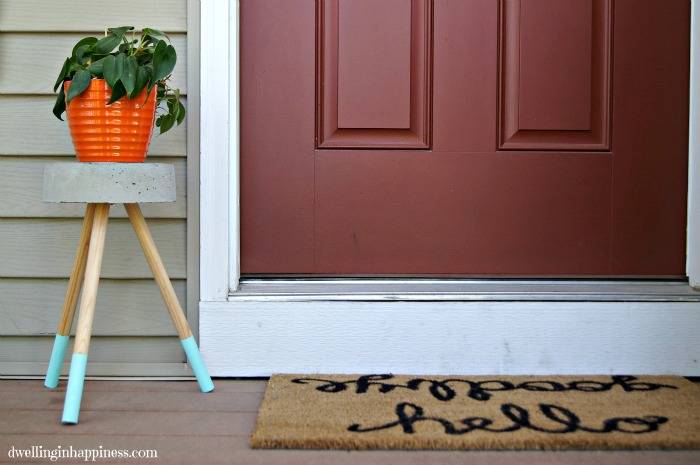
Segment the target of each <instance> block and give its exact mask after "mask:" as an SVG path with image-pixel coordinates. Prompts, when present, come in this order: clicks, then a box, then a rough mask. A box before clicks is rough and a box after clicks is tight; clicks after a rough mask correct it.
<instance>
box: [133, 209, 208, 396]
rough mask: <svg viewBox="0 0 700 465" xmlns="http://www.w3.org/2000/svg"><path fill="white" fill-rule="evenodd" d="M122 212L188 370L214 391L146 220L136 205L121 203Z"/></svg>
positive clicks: (205, 389) (206, 389) (198, 380)
mask: <svg viewBox="0 0 700 465" xmlns="http://www.w3.org/2000/svg"><path fill="white" fill-rule="evenodd" d="M124 208H126V212H127V213H128V214H129V220H130V221H131V225H132V226H133V227H134V231H135V232H136V237H138V239H139V242H140V243H141V248H142V249H143V253H144V255H145V256H146V261H147V262H148V265H149V266H150V267H151V271H152V272H153V276H154V277H155V280H156V283H157V284H158V287H159V288H160V293H161V294H162V296H163V300H164V301H165V306H166V307H167V308H168V312H169V313H170V318H172V320H173V323H174V324H175V329H176V330H177V334H178V336H179V337H180V342H181V343H182V347H183V348H184V349H185V353H186V354H187V359H188V360H189V362H190V366H191V367H192V371H193V372H194V375H195V376H196V377H197V382H198V383H199V389H200V390H201V391H202V392H209V391H212V390H213V389H214V383H212V381H211V377H210V376H209V372H208V371H207V367H206V365H205V364H204V361H203V360H202V356H201V354H200V353H199V348H198V347H197V343H196V342H195V340H194V336H192V331H191V330H190V325H189V324H188V323H187V318H186V317H185V312H183V311H182V307H181V306H180V302H179V301H178V300H177V295H176V294H175V289H173V285H172V283H171V282H170V278H169V277H168V273H167V272H166V271H165V266H164V265H163V261H162V260H161V258H160V254H159V253H158V249H157V248H156V244H155V242H154V241H153V237H152V236H151V232H150V230H149V229H148V225H147V224H146V219H145V218H144V217H143V213H141V208H139V206H138V204H136V203H126V204H124Z"/></svg>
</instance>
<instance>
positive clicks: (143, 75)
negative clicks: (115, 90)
mask: <svg viewBox="0 0 700 465" xmlns="http://www.w3.org/2000/svg"><path fill="white" fill-rule="evenodd" d="M150 78H151V68H149V67H148V66H139V67H138V68H137V70H136V82H135V83H134V90H132V91H131V92H130V93H129V98H134V97H136V96H137V95H139V94H140V93H141V91H142V90H143V88H144V87H146V84H147V83H148V80H149V79H150Z"/></svg>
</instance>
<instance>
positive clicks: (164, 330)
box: [0, 278, 185, 336]
mask: <svg viewBox="0 0 700 465" xmlns="http://www.w3.org/2000/svg"><path fill="white" fill-rule="evenodd" d="M67 285H68V279H60V278H4V279H0V336H23V335H24V336H27V335H35V336H41V335H52V334H54V333H55V331H56V326H57V324H58V319H59V310H60V308H61V306H62V305H63V297H64V295H65V293H66V286H67ZM173 287H174V288H175V293H176V294H177V296H178V298H179V299H180V302H184V301H185V281H184V280H182V279H176V280H173ZM76 322H77V318H76ZM74 325H75V323H74ZM134 334H139V335H144V336H172V335H175V334H176V333H175V329H174V327H173V323H172V321H170V316H169V315H168V311H167V309H166V308H165V305H164V304H163V299H162V298H161V296H160V291H159V290H158V286H156V283H155V281H153V280H152V279H141V280H137V279H127V280H123V279H120V280H116V279H102V280H101V281H100V288H99V291H98V293H97V306H96V309H95V321H94V327H93V335H95V336H133V335H134Z"/></svg>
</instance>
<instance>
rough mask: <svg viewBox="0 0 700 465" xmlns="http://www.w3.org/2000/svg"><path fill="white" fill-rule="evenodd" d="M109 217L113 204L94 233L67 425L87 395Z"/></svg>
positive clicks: (100, 214) (99, 209)
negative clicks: (86, 372) (93, 332)
mask: <svg viewBox="0 0 700 465" xmlns="http://www.w3.org/2000/svg"><path fill="white" fill-rule="evenodd" d="M108 217H109V204H107V203H100V204H97V206H96V207H95V215H94V219H93V226H92V232H91V234H90V246H89V248H88V256H87V263H86V266H85V278H84V282H83V292H82V295H81V297H80V309H79V315H78V326H77V328H76V331H75V343H74V345H73V356H72V358H71V365H70V373H69V374H68V388H67V390H66V399H65V402H64V404H63V423H78V416H79V415H80V401H81V399H82V395H83V383H84V380H85V368H86V366H87V354H88V349H89V347H90V335H91V334H92V321H93V317H94V315H95V302H96V301H97V286H98V284H99V282H100V268H101V267H102V255H103V252H104V245H105V237H106V233H107V220H108Z"/></svg>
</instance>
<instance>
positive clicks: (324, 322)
mask: <svg viewBox="0 0 700 465" xmlns="http://www.w3.org/2000/svg"><path fill="white" fill-rule="evenodd" d="M696 4H697V2H693V13H692V18H693V21H692V23H693V26H692V34H691V41H692V43H691V48H692V52H691V63H692V64H691V82H695V81H697V79H698V78H700V32H698V26H697V25H698V24H700V13H699V11H698V10H700V8H698V7H697V5H696ZM238 28H239V2H238V0H230V1H221V0H202V1H201V28H200V31H201V39H200V47H201V50H200V53H201V70H200V73H201V75H200V81H201V113H200V138H201V143H200V149H201V152H200V176H201V178H200V230H201V236H200V293H201V297H200V299H201V301H200V339H201V341H200V344H201V346H202V350H203V352H204V356H205V358H206V359H207V363H209V364H210V368H211V371H212V374H214V375H219V376H233V375H236V376H262V375H267V374H270V373H271V372H273V371H326V372H342V371H346V372H347V371H386V370H393V371H401V367H402V366H404V365H402V364H401V363H399V361H400V360H414V359H415V360H414V362H415V363H414V364H412V365H410V366H411V367H413V369H416V370H420V371H422V372H424V373H428V372H432V373H448V372H454V373H457V372H469V373H472V374H477V373H497V372H498V373H516V372H521V371H522V372H530V373H554V372H568V373H579V372H581V371H580V370H584V371H588V372H596V373H608V372H613V371H618V372H629V373H632V372H647V373H667V372H675V373H682V374H687V375H691V374H692V375H700V363H698V359H699V358H700V344H699V343H698V339H697V337H696V334H697V330H698V329H700V304H698V303H697V302H669V301H666V302H656V303H655V302H636V303H630V302H623V301H619V302H590V301H583V300H582V301H578V302H572V303H567V304H563V303H562V302H561V301H559V302H557V301H556V300H551V299H550V300H547V299H543V300H541V301H537V302H528V303H527V304H526V303H525V302H512V301H511V302H503V301H494V302H474V301H471V302H470V301H469V300H468V299H467V298H466V297H468V296H465V298H464V299H463V300H460V301H443V302H439V303H438V302H431V301H422V302H413V303H409V302H404V301H400V302H391V301H389V300H391V298H392V297H393V296H392V295H391V294H384V295H380V296H378V298H376V299H372V300H373V301H372V302H367V301H353V300H337V299H323V298H315V299H311V300H313V301H307V302H304V301H300V300H299V298H298V297H296V298H290V299H283V298H282V299H272V300H270V299H266V298H264V296H261V297H260V298H259V299H258V298H256V297H255V296H251V295H250V294H248V295H247V296H245V298H243V297H244V296H243V295H242V294H241V293H237V292H236V291H237V290H238V287H239V281H240V266H239V263H240V260H239V258H240V240H239V231H240V228H239V169H238V166H239V165H238V163H239V143H238V137H239V133H238V131H239V60H238V53H239V37H238ZM699 112H700V90H699V89H698V88H697V86H696V85H692V86H691V116H690V167H691V169H690V172H689V186H690V188H689V197H688V242H687V243H688V259H687V273H688V275H689V277H690V280H691V282H693V283H695V284H700V211H698V210H700V207H699V206H700V185H699V184H700V163H699V162H698V158H699V157H700V152H699V151H700V140H699V137H700V136H698V133H697V132H698V131H697V130H696V129H695V126H696V125H697V122H698V114H699ZM436 296H437V297H439V296H440V293H439V292H437V293H436ZM437 297H436V298H435V299H434V300H444V299H440V298H437ZM563 305H564V307H566V308H563ZM397 309H401V311H400V312H398V311H396V310H397ZM652 309H655V310H656V311H651V310H652ZM660 315H663V318H660ZM445 316H449V317H448V318H443V317H445ZM611 318H612V319H611ZM614 322H617V323H619V324H613V323H614ZM516 323H517V325H515V324H516ZM280 325H282V326H280ZM514 325H515V326H514ZM612 327H615V328H616V331H617V332H616V333H615V334H609V331H610V328H612ZM453 328H459V329H460V331H462V333H463V335H462V336H459V335H458V337H456V338H455V339H451V340H447V339H446V338H441V337H440V335H441V334H451V331H453ZM504 328H510V329H509V330H504ZM549 328H556V329H557V333H556V334H554V333H551V331H549ZM584 328H585V329H584ZM689 329H690V330H694V331H688V330H689ZM402 331H403V332H402ZM440 331H443V333H441V332H440ZM409 333H412V334H414V335H415V334H419V335H424V336H420V337H415V339H414V340H413V341H412V343H411V347H407V346H406V345H405V338H407V337H408V336H407V335H408V334H409ZM462 333H460V334H462ZM425 335H434V336H437V337H438V339H439V340H441V342H444V343H445V344H446V346H448V347H449V348H450V351H440V350H438V351H437V352H435V355H434V356H430V357H425V356H420V357H418V358H416V357H415V356H413V357H412V356H411V354H412V353H414V352H415V353H416V354H421V353H426V350H427V351H430V350H432V349H434V347H433V346H434V345H435V344H436V343H435V341H434V340H433V339H431V338H428V337H427V336H425ZM466 335H469V338H479V337H484V338H485V339H484V340H485V341H486V345H485V346H484V347H486V348H485V349H483V350H488V351H490V352H489V353H490V355H489V356H487V357H484V356H483V354H482V353H481V350H482V349H480V348H478V347H476V346H473V345H472V344H471V343H469V340H468V339H466ZM599 335H602V336H599ZM525 336H527V337H525ZM608 336H610V337H608ZM621 336H622V337H623V338H624V341H623V340H621V339H620V337H621ZM384 337H389V338H390V343H388V344H383V343H381V342H379V341H378V339H381V338H384ZM552 338H554V339H552ZM442 339H445V340H442ZM526 340H527V341H529V342H528V343H527V344H526V343H525V341H526ZM570 340H574V341H578V342H577V344H578V345H576V347H578V348H580V349H582V350H583V349H585V350H586V351H588V352H587V355H586V356H585V361H582V359H581V353H579V352H577V351H575V350H569V349H567V348H566V347H569V346H568V345H567V341H570ZM460 341H461V342H460ZM553 341H554V342H555V344H554V345H553V346H552V345H551V344H550V343H552V342H553ZM586 341H588V344H584V343H585V342H586ZM647 342H648V343H649V344H650V345H648V347H650V348H653V350H654V351H656V352H654V353H656V354H658V355H657V357H656V358H654V357H651V356H650V354H649V353H647V352H646V349H645V350H642V351H637V350H633V348H632V347H633V346H639V345H640V344H647ZM346 343H347V344H349V345H350V346H352V348H353V350H355V351H356V352H354V353H351V352H343V347H345V344H346ZM621 344H622V345H623V346H624V348H623V349H620V345H621ZM263 347H265V349H263ZM479 347H481V346H479ZM552 347H554V348H555V349H556V350H551V349H552ZM644 347H647V346H644ZM278 349H281V350H278ZM357 351H360V352H357ZM516 352H517V353H516ZM477 353H478V354H479V356H476V357H472V355H474V354H477ZM612 353H614V354H615V360H614V361H613V360H611V358H612V357H611V356H610V355H611V354H612ZM285 354H286V355H285ZM319 354H321V355H319ZM343 354H345V355H343ZM358 354H359V355H358ZM449 354H453V355H452V356H451V357H450V355H449ZM454 354H460V355H459V356H457V355H454ZM462 354H463V355H462ZM329 357H330V358H329ZM358 357H360V358H358ZM363 357H364V358H363ZM509 360H510V361H509ZM390 362H391V363H393V365H392V364H391V363H390ZM423 362H424V363H423ZM406 366H408V365H406Z"/></svg>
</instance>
